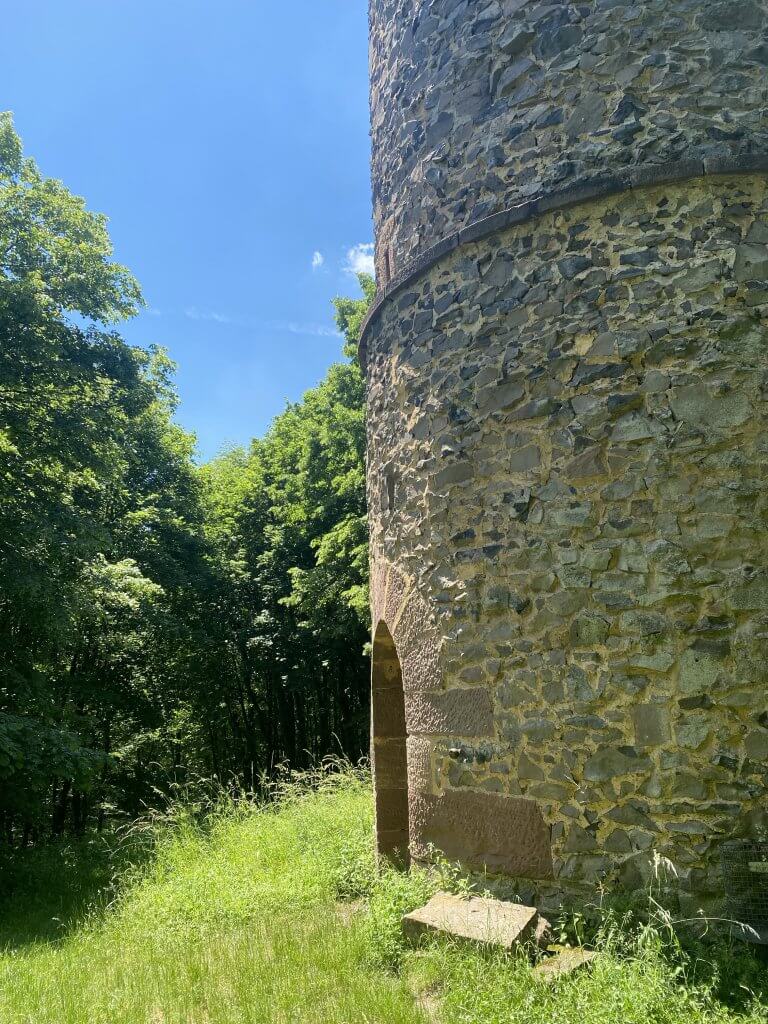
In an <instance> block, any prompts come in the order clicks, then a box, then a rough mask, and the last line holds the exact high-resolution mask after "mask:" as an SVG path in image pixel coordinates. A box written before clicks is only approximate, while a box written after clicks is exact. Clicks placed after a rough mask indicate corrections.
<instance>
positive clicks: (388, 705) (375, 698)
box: [371, 622, 409, 867]
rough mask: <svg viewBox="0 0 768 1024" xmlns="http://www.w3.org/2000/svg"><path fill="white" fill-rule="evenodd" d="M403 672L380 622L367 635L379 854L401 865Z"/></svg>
mask: <svg viewBox="0 0 768 1024" xmlns="http://www.w3.org/2000/svg"><path fill="white" fill-rule="evenodd" d="M406 739H407V733H406V729H405V699H404V696H403V674H402V671H401V669H400V659H399V658H398V656H397V650H396V649H395V643H394V640H393V639H392V634H391V633H390V632H389V629H388V628H387V626H386V624H385V623H384V622H380V623H379V624H378V626H377V627H376V632H375V633H374V637H373V658H372V669H371V754H372V759H373V784H374V792H375V798H376V849H377V851H378V855H379V857H380V858H385V859H387V860H389V861H392V862H393V863H395V864H398V865H402V866H403V867H405V866H407V864H408V861H409V854H408V768H407V753H406V749H407V748H406Z"/></svg>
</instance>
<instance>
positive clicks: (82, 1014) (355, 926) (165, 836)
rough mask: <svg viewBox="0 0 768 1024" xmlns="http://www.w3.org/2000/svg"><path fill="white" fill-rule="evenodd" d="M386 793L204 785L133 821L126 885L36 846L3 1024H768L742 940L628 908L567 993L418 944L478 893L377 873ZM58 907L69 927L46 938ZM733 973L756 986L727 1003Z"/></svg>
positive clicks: (6, 932) (484, 955) (337, 782)
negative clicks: (378, 825) (412, 914)
mask: <svg viewBox="0 0 768 1024" xmlns="http://www.w3.org/2000/svg"><path fill="white" fill-rule="evenodd" d="M369 787H370V782H369V779H368V778H367V777H366V776H365V775H364V774H363V773H361V772H359V771H355V770H353V769H351V768H350V767H349V766H346V767H345V766H343V765H339V764H328V765H327V766H326V767H325V768H324V769H323V770H321V771H316V772H312V773H308V774H305V775H303V776H295V775H294V776H291V777H284V778H281V779H280V780H279V781H277V782H274V783H272V784H271V786H270V789H269V793H268V794H267V795H268V797H269V801H268V802H265V800H263V799H258V800H257V799H254V798H253V797H247V796H244V797H241V798H240V799H238V800H233V799H232V797H231V795H230V794H229V793H227V792H222V791H221V790H220V789H218V790H217V789H216V788H215V787H214V788H213V789H212V790H211V789H210V787H208V786H203V787H202V789H201V792H202V791H206V790H207V791H208V793H209V799H208V800H203V799H202V798H201V797H200V796H198V797H196V798H195V800H194V802H193V804H192V805H188V804H177V805H173V806H171V807H170V808H169V809H168V810H167V811H166V813H165V814H164V815H161V816H158V815H155V816H152V817H150V818H147V819H145V820H144V821H142V822H139V823H137V824H136V825H135V826H134V828H133V829H132V831H131V832H130V833H129V834H128V835H127V836H126V839H125V841H124V843H123V845H122V846H121V847H118V848H117V849H116V850H115V851H114V852H115V854H117V855H118V856H122V857H123V859H125V856H126V851H129V852H130V853H131V854H132V855H133V856H137V851H139V850H143V851H144V853H143V854H142V856H143V857H144V858H146V857H148V858H149V859H148V860H144V861H143V862H142V861H139V862H136V863H135V864H134V866H133V867H132V868H130V869H128V870H126V869H125V867H123V869H122V876H121V880H120V879H118V880H117V882H116V881H115V880H114V879H112V877H111V873H110V871H109V862H108V861H106V860H105V858H104V852H105V850H107V849H108V847H107V846H106V844H103V843H102V844H96V845H94V844H93V843H91V844H90V845H88V846H86V845H85V844H78V845H77V846H76V847H72V846H70V845H65V844H56V845H54V846H51V847H49V848H47V849H44V850H32V851H27V852H26V854H25V855H24V857H23V858H21V859H19V858H17V859H16V862H15V867H14V870H13V872H12V877H11V879H10V883H9V881H8V879H7V876H0V877H4V878H5V879H6V881H5V884H4V888H3V890H2V896H3V910H2V911H0V937H1V939H4V940H5V946H6V948H5V950H4V951H3V952H0V1019H2V1021H3V1022H4V1024H6V1022H7V1024H27V1022H28V1021H31V1020H34V1021H35V1024H85V1022H90V1021H102V1020H103V1021H109V1022H110V1024H146V1022H147V1021H150V1022H166V1021H174V1022H175V1021H178V1022H182V1021H185V1022H187V1021H199V1022H201V1024H202V1022H208V1024H231V1022H232V1021H248V1022H263V1024H352V1022H355V1024H356V1022H358V1021H372V1022H373V1021H375V1022H376V1024H417V1022H418V1024H425V1022H426V1020H427V1019H428V1018H427V1016H426V1012H425V1010H426V1008H427V1007H429V1008H430V1009H431V1013H432V1015H433V1019H438V1020H440V1021H442V1022H443V1024H518V1022H519V1024H553V1022H555V1024H616V1022H622V1024H766V1021H768V1005H767V1004H766V995H767V994H768V972H767V971H766V967H765V965H764V964H762V965H761V964H760V963H759V961H758V959H757V958H756V957H754V956H753V955H751V954H750V952H749V951H748V950H747V949H746V948H745V947H744V946H743V945H740V946H735V947H732V948H731V947H727V946H722V945H721V946H709V947H702V948H701V949H699V950H698V951H697V953H696V955H691V954H690V953H686V952H685V951H684V950H683V948H682V947H681V945H680V943H679V942H677V941H674V940H672V939H671V938H670V936H669V935H668V934H667V933H666V931H665V929H664V928H663V927H662V928H661V929H659V928H657V927H653V926H649V925H647V924H646V925H645V926H642V927H639V928H638V927H631V926H630V925H629V924H628V922H627V921H625V920H623V919H621V920H620V919H617V918H615V917H613V916H612V915H610V914H606V915H604V916H603V920H602V924H601V926H600V928H599V929H598V931H597V932H596V933H595V935H594V944H595V947H596V948H597V949H598V951H599V956H598V959H597V960H596V961H595V962H594V964H593V966H591V967H590V968H589V969H585V970H583V971H581V972H579V973H577V974H574V975H572V976H570V977H565V978H563V979H561V980H559V981H557V982H555V983H553V984H552V985H546V984H543V983H541V982H538V981H536V979H535V978H534V977H533V976H532V973H531V967H532V960H533V957H532V955H531V953H532V951H529V950H524V951H519V952H518V953H515V954H508V953H502V952H499V951H493V950H484V949H482V948H479V947H476V946H474V945H471V944H468V943H458V942H450V941H446V940H439V939H433V940H425V941H424V942H423V943H422V944H421V945H419V946H418V947H416V948H414V947H410V946H407V945H406V944H405V943H404V942H403V941H402V939H401V937H400V927H399V921H400V915H401V914H402V913H403V912H405V911H407V910H410V909H412V908H413V907H415V906H417V905H418V904H420V903H421V902H423V901H424V900H426V899H428V898H429V896H430V895H431V894H432V892H434V891H435V889H436V888H446V887H448V888H452V889H454V890H455V891H459V892H461V891H463V890H465V889H466V882H465V881H464V880H463V879H462V878H461V876H460V875H459V874H457V873H456V871H455V869H453V868H452V867H451V866H450V865H446V864H443V865H441V866H439V867H438V869H437V871H432V872H426V871H421V870H414V871H412V872H411V873H410V874H402V873H399V872H396V871H385V872H383V873H382V874H381V875H377V874H376V873H375V871H374V866H373V850H372V801H371V796H370V788H369ZM0 866H4V865H0ZM350 880H355V881H354V883H353V884H352V885H351V887H349V886H350ZM102 886H103V887H104V892H105V894H106V895H107V896H108V897H111V903H110V904H109V906H107V905H106V901H105V899H104V898H101V899H100V900H98V902H97V905H96V907H95V908H94V909H93V910H92V912H91V914H90V915H85V914H84V912H83V911H84V907H83V898H82V897H83V896H84V895H85V894H86V893H88V892H89V891H90V892H93V891H94V889H98V888H99V887H102ZM67 889H68V890H74V893H75V897H74V898H73V899H67V898H66V896H65V891H66V890H67ZM116 891H117V892H118V896H117V897H116V898H115V892H116ZM340 891H341V892H342V893H343V894H345V895H348V896H350V897H353V898H354V899H355V902H354V903H351V904H350V903H339V902H338V899H339V894H340ZM46 901H47V902H48V909H49V915H51V916H54V915H55V916H56V917H61V918H62V919H63V920H62V922H61V925H58V924H56V923H55V922H52V921H50V920H49V922H48V927H46V926H45V922H44V921H43V915H42V913H41V911H42V909H43V906H44V905H45V903H46ZM25 906H26V907H30V906H31V908H32V911H33V913H32V919H33V921H34V923H35V927H36V929H37V934H36V935H35V933H34V932H33V931H32V930H31V929H30V927H29V924H28V922H26V921H25V920H24V918H23V915H22V913H21V912H20V911H21V909H22V908H23V907H25ZM57 933H58V935H59V941H58V942H45V941H37V942H34V941H33V940H34V939H35V938H38V940H39V939H49V938H51V937H53V936H54V935H56V934H57ZM725 974H733V975H734V976H738V977H739V978H740V980H741V981H742V982H744V983H745V987H744V988H742V989H741V990H740V993H738V992H736V990H735V988H736V987H735V986H734V990H733V991H732V992H731V994H730V995H729V997H728V998H727V999H721V998H720V997H719V995H718V992H719V991H720V989H721V988H722V986H721V985H719V984H718V981H717V978H718V976H722V975H725Z"/></svg>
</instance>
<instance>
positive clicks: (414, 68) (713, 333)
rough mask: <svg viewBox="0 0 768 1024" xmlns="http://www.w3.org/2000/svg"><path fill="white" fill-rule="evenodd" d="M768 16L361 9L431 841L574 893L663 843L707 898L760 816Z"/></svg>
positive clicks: (765, 780)
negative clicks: (766, 53)
mask: <svg viewBox="0 0 768 1024" xmlns="http://www.w3.org/2000/svg"><path fill="white" fill-rule="evenodd" d="M765 16H766V6H765V5H764V4H757V3H755V4H752V3H749V2H746V3H738V4H736V3H733V4H732V3H706V2H698V3H689V2H669V0H665V2H664V3H658V4H657V3H655V2H650V3H645V4H638V5H632V4H628V3H627V4H624V3H620V2H617V0H604V2H600V0H598V2H595V3H588V4H581V5H569V4H563V3H558V4H541V5H537V4H534V3H521V2H519V0H515V2H512V3H499V2H495V0H494V2H492V3H479V2H478V3H467V2H466V0H462V2H455V0H438V2H434V3H432V4H429V5H428V4H426V3H424V4H421V5H419V4H415V5H413V4H405V3H400V2H397V3H392V2H387V0H380V2H374V3H373V5H372V16H371V25H372V42H371V53H372V108H373V115H372V116H373V126H374V133H373V138H374V158H373V167H374V197H375V204H376V209H375V212H376V224H377V232H378V235H377V243H378V250H377V252H378V259H379V267H380V271H379V272H380V274H381V260H382V253H383V251H384V250H383V248H382V246H383V245H386V246H390V247H391V251H392V253H393V254H394V255H391V256H390V257H389V259H390V268H389V269H390V270H392V271H393V272H394V276H393V278H392V280H390V281H389V282H385V281H382V279H381V277H380V279H379V283H380V294H379V298H378V300H377V304H376V306H375V307H374V310H373V312H372V314H371V316H370V318H369V320H368V322H367V324H366V326H365V328H364V334H363V339H362V343H361V356H362V358H363V360H364V364H365V369H366V373H367V378H368V445H369V450H368V491H369V507H370V517H371V565H372V577H371V578H372V588H371V589H372V611H373V618H374V628H375V627H376V626H377V624H378V623H380V622H384V623H385V624H386V626H387V630H388V635H390V636H391V640H392V642H393V643H394V647H395V649H396V652H397V656H398V658H399V664H400V668H401V675H402V690H403V692H404V698H405V719H406V722H405V726H406V732H407V752H408V754H407V774H408V791H409V829H410V844H411V852H412V853H413V854H414V855H415V856H417V857H426V856H427V855H428V853H429V848H430V846H436V847H438V848H440V849H442V850H443V851H444V852H445V853H447V854H448V855H449V856H451V857H456V858H458V859H460V860H463V861H465V862H466V863H467V864H468V865H470V866H485V867H487V868H489V869H491V870H493V871H501V872H505V873H507V874H510V875H514V876H516V877H518V878H527V879H533V880H536V881H537V882H538V884H539V885H540V887H542V888H546V887H552V886H554V887H555V888H556V889H558V890H561V891H562V890H563V889H568V888H572V887H576V888H579V887H582V886H591V885H593V884H595V883H596V882H597V881H600V880H607V881H608V882H609V883H612V882H615V881H618V882H619V883H621V884H623V885H626V886H629V887H633V886H635V885H638V884H640V883H641V882H642V880H643V878H644V877H645V876H646V875H647V872H648V870H649V865H650V863H651V861H652V858H653V855H654V853H659V854H661V855H663V856H665V857H667V858H669V859H670V860H671V861H672V862H673V863H674V864H675V866H676V868H677V871H678V874H679V877H680V886H681V890H682V893H683V896H684V897H685V895H686V894H689V898H690V899H691V901H693V902H697V903H700V902H701V901H702V900H703V899H704V898H706V897H709V896H711V897H714V898H716V897H717V896H718V894H719V892H720V887H721V883H720V876H719V869H718V852H719V847H720V844H721V843H722V842H723V840H725V839H727V838H732V837H734V836H739V835H752V836H754V835H756V834H757V833H758V832H759V830H760V829H761V828H764V827H766V826H768V687H766V673H767V672H768V669H766V665H768V557H767V555H768V539H767V538H766V514H767V512H768V493H767V492H766V487H765V478H766V475H767V474H768V430H766V427H767V426H768V420H767V417H768V408H766V400H768V331H766V324H765V318H766V316H767V315H768V177H767V174H766V172H768V160H766V159H764V157H763V156H761V153H767V152H768V146H766V145H763V139H764V135H765V131H766V122H765V114H764V110H765V108H764V107H763V108H761V109H758V105H757V103H756V102H755V100H756V97H757V96H759V95H762V94H764V92H765V88H766V75H765V73H764V69H763V70H762V71H761V67H762V66H761V65H759V63H757V62H759V61H761V60H762V59H763V57H762V56H761V54H762V50H761V47H762V45H763V44H762V40H761V33H760V28H761V26H762V25H763V24H764V22H765V20H766V19H765ZM521 61H522V62H523V64H524V71H523V72H522V73H521V74H520V75H519V76H518V70H519V62H521ZM526 62H527V63H526ZM515 65H518V68H517V69H515V70H509V68H512V67H514V66H515ZM694 67H695V68H696V69H697V71H696V75H697V77H696V78H695V79H692V78H691V69H692V68H694ZM756 69H757V75H756V74H755V72H756ZM500 82H505V83H507V85H509V88H507V86H506V85H505V86H504V87H502V86H501V85H500V84H499V83H500ZM526 83H527V84H526ZM630 94H631V97H632V103H634V104H635V107H634V110H635V113H633V114H632V115H631V118H630V123H631V126H632V130H631V131H630V130H628V129H627V130H621V129H622V126H626V123H627V119H624V120H622V121H619V122H617V123H615V124H614V123H611V122H612V120H613V121H616V118H617V117H618V115H615V116H614V111H615V110H616V108H617V107H619V106H621V104H624V106H623V107H622V110H625V109H627V104H628V103H629V100H628V99H627V96H628V95H630ZM597 97H599V100H598V98H597ZM760 102H761V103H762V100H760ZM588 108H589V109H590V110H599V111H600V119H598V118H597V116H596V115H594V116H590V117H589V118H588V117H586V114H584V113H583V112H584V111H586V110H587V109H588ZM576 110H580V111H582V113H581V114H579V117H581V118H582V119H584V120H585V124H586V127H584V130H583V131H579V132H578V133H577V134H576V135H574V134H573V132H574V130H575V127H574V128H571V129H569V127H568V126H569V125H571V126H575V125H576V122H574V116H575V114H574V111H576ZM643 110H644V111H645V112H644V113H637V111H643ZM446 112H448V113H450V115H451V117H452V121H451V126H450V129H449V130H448V132H447V134H445V135H443V136H442V138H441V139H440V140H436V138H435V134H434V131H432V132H430V126H431V125H433V124H435V123H438V122H439V123H440V124H441V125H442V126H447V125H448V124H449V121H448V119H446V118H445V117H443V116H442V115H443V114H445V113H446ZM534 114H535V125H536V128H535V130H534V129H533V128H532V125H533V124H534V121H533V120H532V118H534ZM579 123H580V122H579ZM406 124H407V125H410V127H409V128H408V132H409V133H410V134H409V135H408V138H409V139H412V140H415V141H412V142H411V143H408V144H406V142H404V136H403V134H402V133H403V131H404V130H405V129H404V128H403V126H404V125H406ZM638 124H640V125H641V127H639V128H638V127H637V125H638ZM526 136H527V137H528V138H527V140H526ZM438 143H439V145H438ZM499 147H501V149H499ZM491 151H493V152H495V153H496V155H495V157H494V158H493V159H494V160H496V161H497V162H496V163H495V164H494V166H493V168H489V166H488V164H487V159H488V155H489V154H490V153H491ZM436 152H439V153H440V154H444V155H441V156H440V159H439V160H437V159H436V158H435V155H434V154H435V153H436ZM670 161H671V162H670ZM438 165H439V166H440V168H441V169H442V172H444V174H443V177H442V178H440V182H441V185H440V187H437V188H436V187H435V184H434V183H435V182H436V181H437V180H438V179H437V178H436V177H435V175H432V174H430V173H429V171H430V169H431V168H433V167H434V166H438ZM558 168H559V169H558ZM564 168H565V171H564V173H563V169H564ZM632 168H634V170H632ZM598 172H599V173H598ZM585 175H586V177H585ZM430 182H432V183H430ZM488 204H491V205H488ZM398 263H399V266H398ZM392 264H394V266H392ZM386 269H387V268H385V270H386ZM374 768H375V765H374Z"/></svg>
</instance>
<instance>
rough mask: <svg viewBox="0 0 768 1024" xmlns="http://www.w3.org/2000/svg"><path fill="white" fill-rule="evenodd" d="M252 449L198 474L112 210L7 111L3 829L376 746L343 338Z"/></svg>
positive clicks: (358, 445) (352, 379) (99, 818)
mask: <svg viewBox="0 0 768 1024" xmlns="http://www.w3.org/2000/svg"><path fill="white" fill-rule="evenodd" d="M360 284H361V288H362V291H363V298H362V299H338V300H336V319H337V323H338V325H339V328H340V330H341V331H342V332H343V334H344V336H345V339H346V355H347V358H346V359H345V360H344V361H341V362H339V363H336V364H334V365H333V366H332V367H331V368H330V370H329V372H328V374H327V376H326V378H325V379H324V380H323V381H322V382H321V383H320V384H319V385H318V387H316V388H314V389H312V390H311V391H309V392H307V394H306V395H305V396H304V398H303V399H302V401H300V402H298V403H295V404H293V405H290V406H288V408H287V409H286V410H285V412H284V413H282V414H281V415H280V416H278V417H277V419H276V420H275V421H274V423H273V424H272V426H271V428H270V429H269V431H268V432H267V434H266V436H264V437H263V438H260V439H257V440H254V441H253V442H252V444H251V446H250V448H248V449H247V450H244V449H232V450H230V451H227V452H224V453H223V454H222V455H220V456H219V457H218V458H216V459H214V460H213V461H212V462H210V463H208V464H207V465H204V466H201V467H198V466H197V465H196V464H195V461H194V453H195V446H194V438H193V437H191V436H190V435H189V434H187V433H185V432H184V431H183V430H182V429H181V428H180V427H179V426H178V425H177V424H176V423H175V422H174V419H173V416H174V411H175V404H176V396H175V392H174V385H173V370H174V367H173V365H172V363H171V362H170V360H169V359H168V357H167V355H166V354H165V353H164V352H163V351H162V350H159V349H155V348H152V347H148V348H137V347H133V346H130V345H128V344H127V343H126V342H125V341H124V340H123V339H122V338H121V337H120V335H119V334H118V333H117V332H116V331H115V329H114V328H113V327H112V326H111V325H113V324H115V323H117V322H118V321H119V320H121V319H123V318H125V317H128V316H131V315H132V314H133V313H135V312H136V310H137V309H138V308H139V306H140V305H141V302H142V299H141V293H140V290H139V287H138V285H137V283H136V281H135V280H134V279H133V277H132V276H131V275H130V273H129V272H128V271H127V270H126V269H125V268H124V267H122V266H120V265H119V264H117V263H115V262H114V261H113V260H112V247H111V243H110V239H109V235H108V231H107V224H106V219H105V218H104V217H103V216H101V215H99V214H94V213H92V212H90V211H89V210H88V209H87V207H86V205H85V202H84V200H82V199H81V198H79V197H77V196H74V195H72V194H71V193H70V192H69V191H68V190H67V189H66V187H65V186H64V185H63V184H62V183H61V182H58V181H53V180H51V179H48V178H45V177H43V176H42V175H41V173H40V171H39V170H38V169H37V167H36V165H35V164H34V162H33V161H32V160H30V159H28V158H25V157H24V156H23V152H22V146H21V142H20V140H19V138H18V136H17V134H16V132H15V130H14V127H13V123H12V120H11V117H10V115H8V114H2V115H0V829H2V834H3V835H4V836H5V838H6V839H7V840H9V841H28V840H30V839H32V838H34V837H38V838H40V837H44V836H45V835H47V834H49V833H51V832H53V833H57V832H61V831H62V830H64V829H65V828H66V829H72V830H74V831H82V830H83V829H85V828H86V827H88V825H89V824H95V823H101V822H103V821H104V820H105V819H106V818H108V817H110V816H116V815H117V816H119V815H129V814H135V813H136V812H137V811H138V810H139V809H140V808H141V806H142V803H143V802H146V801H147V800H149V799H151V798H152V794H153V793H156V792H157V791H158V790H159V791H162V790H164V789H167V788H169V787H170V786H171V785H172V784H173V783H174V782H178V781H185V780H188V779H190V778H193V777H197V776H199V775H206V774H211V773H215V774H217V775H219V776H220V777H222V778H223V779H232V780H233V781H235V782H236V783H237V784H238V785H243V784H246V785H252V784H254V780H256V779H257V778H258V776H260V775H261V774H262V773H264V772H269V771H272V770H274V768H275V766H276V765H277V764H279V763H281V762H284V761H290V762H291V763H292V764H294V765H297V766H301V765H303V764H306V763H308V762H309V761H311V760H312V759H313V758H316V757H318V756H320V755H322V754H324V753H327V752H329V751H331V750H334V749H335V750H337V751H338V750H340V749H341V750H343V751H344V752H345V753H348V754H350V755H352V756H355V755H358V754H360V753H362V752H364V751H365V748H366V745H367V732H368V728H367V718H368V686H367V678H368V673H367V665H366V656H365V653H364V646H365V643H366V639H367V546H366V545H367V526H366V511H365V486H364V416H363V391H364V388H363V381H362V377H361V374H360V371H359V369H358V367H357V364H356V362H355V361H354V359H352V358H350V356H351V355H352V349H353V348H354V340H355V337H356V332H357V331H358V330H359V326H360V323H361V321H362V318H363V316H364V314H365V310H366V308H367V306H368V303H369V301H370V299H371V298H372V294H373V282H372V281H371V280H370V279H369V278H365V277H362V278H361V281H360Z"/></svg>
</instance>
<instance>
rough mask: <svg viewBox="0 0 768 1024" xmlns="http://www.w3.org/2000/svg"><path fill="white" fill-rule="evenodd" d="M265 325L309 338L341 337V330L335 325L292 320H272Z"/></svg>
mask: <svg viewBox="0 0 768 1024" xmlns="http://www.w3.org/2000/svg"><path fill="white" fill-rule="evenodd" d="M266 326H267V327H270V328H273V329H274V330H276V331H288V333H289V334H303V335H305V336H306V337H311V338H341V337H342V335H341V332H340V331H337V330H336V328H335V327H327V326H326V325H325V324H302V323H298V322H296V321H294V320H274V321H273V322H272V323H270V324H267V325H266Z"/></svg>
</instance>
